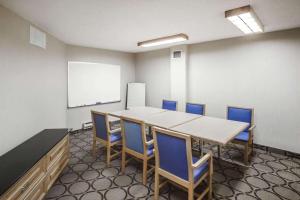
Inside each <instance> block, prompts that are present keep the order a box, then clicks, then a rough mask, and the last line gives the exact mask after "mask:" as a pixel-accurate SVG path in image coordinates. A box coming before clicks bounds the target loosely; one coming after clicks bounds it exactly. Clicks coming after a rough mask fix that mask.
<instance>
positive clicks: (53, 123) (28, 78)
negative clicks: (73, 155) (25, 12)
mask: <svg viewBox="0 0 300 200" xmlns="http://www.w3.org/2000/svg"><path fill="white" fill-rule="evenodd" d="M29 25H30V24H29V22H27V21H25V20H24V19H22V18H20V17H19V16H17V15H15V14H14V13H12V12H10V11H9V10H7V9H5V8H3V7H2V6H0V80H1V83H0V127H1V131H0V137H1V139H0V155H2V154H3V153H5V152H7V151H8V150H10V149H12V148H13V147H15V146H17V145H19V144H20V143H22V142H24V141H25V140H26V139H28V138H30V137H31V136H33V135H34V134H36V133H38V132H39V131H41V130H43V129H45V128H60V127H62V128H63V127H66V106H67V104H66V103H67V79H66V78H67V68H66V62H65V45H64V44H63V43H62V42H60V41H58V40H57V39H55V38H53V37H52V36H50V35H47V49H42V48H39V47H36V46H32V45H30V44H29Z"/></svg>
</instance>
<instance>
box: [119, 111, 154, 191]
mask: <svg viewBox="0 0 300 200" xmlns="http://www.w3.org/2000/svg"><path fill="white" fill-rule="evenodd" d="M121 128H122V138H123V147H122V164H121V171H122V173H124V170H125V165H126V163H127V162H128V161H129V160H127V161H126V155H127V154H128V155H130V156H134V157H136V158H138V159H141V160H142V161H143V184H144V185H146V183H147V174H148V173H150V172H152V171H153V170H154V167H151V168H150V169H149V170H147V169H148V161H149V160H150V159H151V158H154V146H153V139H152V138H150V137H149V136H146V132H145V123H144V122H143V121H139V120H135V119H131V118H128V117H122V118H121Z"/></svg>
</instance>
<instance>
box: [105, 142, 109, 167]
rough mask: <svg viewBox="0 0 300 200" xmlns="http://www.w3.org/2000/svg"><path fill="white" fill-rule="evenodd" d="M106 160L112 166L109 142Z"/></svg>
mask: <svg viewBox="0 0 300 200" xmlns="http://www.w3.org/2000/svg"><path fill="white" fill-rule="evenodd" d="M106 162H107V166H110V145H109V143H108V144H107V151H106Z"/></svg>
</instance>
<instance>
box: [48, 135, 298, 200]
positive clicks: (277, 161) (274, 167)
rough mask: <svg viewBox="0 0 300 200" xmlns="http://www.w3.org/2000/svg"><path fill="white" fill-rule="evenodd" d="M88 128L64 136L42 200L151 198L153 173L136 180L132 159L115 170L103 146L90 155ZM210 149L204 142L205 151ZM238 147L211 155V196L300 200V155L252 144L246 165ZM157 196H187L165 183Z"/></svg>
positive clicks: (176, 199) (138, 166) (135, 164)
mask: <svg viewBox="0 0 300 200" xmlns="http://www.w3.org/2000/svg"><path fill="white" fill-rule="evenodd" d="M91 147H92V132H91V131H85V132H82V133H77V134H74V135H71V136H70V162H69V164H68V165H67V167H66V168H65V169H64V171H63V173H62V174H61V175H60V177H59V178H58V179H57V181H56V183H55V184H54V185H53V186H52V188H51V189H50V191H49V192H48V194H47V195H46V197H45V199H47V200H54V199H59V200H98V199H99V200H101V199H107V200H118V199H153V193H154V191H153V184H154V180H153V178H154V176H149V178H148V183H147V185H143V184H142V180H141V169H142V166H141V164H140V163H139V162H136V161H133V162H131V163H129V164H128V166H127V167H126V172H125V174H124V175H122V174H121V173H120V164H121V162H120V159H116V160H114V161H112V165H111V166H110V167H107V166H106V163H105V161H106V156H105V155H106V154H105V148H101V146H100V145H99V146H98V149H99V150H98V153H97V155H98V156H97V157H96V158H93V157H92V155H91ZM208 149H210V150H213V152H214V153H215V155H217V153H216V152H217V151H216V147H214V146H212V145H209V144H206V145H205V150H208ZM242 159H243V153H242V151H241V149H240V148H239V146H237V145H230V146H228V147H225V148H223V149H222V153H221V159H217V158H215V159H214V175H213V188H214V191H213V199H224V200H225V199H228V200H229V199H243V200H248V199H249V200H251V199H267V200H277V199H278V200H280V199H281V200H300V158H299V157H297V156H294V157H292V156H286V155H283V154H277V153H269V152H266V151H265V150H263V149H259V148H256V149H255V150H254V156H253V158H252V160H251V163H250V165H249V166H245V165H244V164H243V163H242ZM160 194H161V195H160V199H165V200H166V199H172V200H180V199H187V193H186V192H184V191H182V190H181V189H179V188H177V187H175V186H173V185H171V184H168V185H166V186H165V187H164V188H162V189H161V193H160Z"/></svg>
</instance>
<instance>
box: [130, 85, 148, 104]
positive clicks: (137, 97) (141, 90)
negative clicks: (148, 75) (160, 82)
mask: <svg viewBox="0 0 300 200" xmlns="http://www.w3.org/2000/svg"><path fill="white" fill-rule="evenodd" d="M145 105H146V84H145V83H128V84H127V101H126V107H127V108H129V107H134V106H145Z"/></svg>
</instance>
